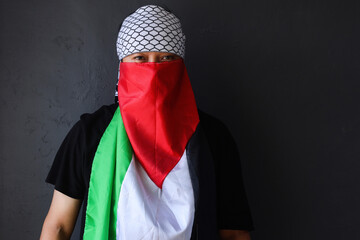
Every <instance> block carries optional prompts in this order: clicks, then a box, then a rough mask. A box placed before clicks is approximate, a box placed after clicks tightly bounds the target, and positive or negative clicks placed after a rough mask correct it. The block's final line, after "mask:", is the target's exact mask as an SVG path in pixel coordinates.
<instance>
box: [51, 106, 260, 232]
mask: <svg viewBox="0 0 360 240" xmlns="http://www.w3.org/2000/svg"><path fill="white" fill-rule="evenodd" d="M117 107H118V105H117V104H112V105H109V106H103V107H101V108H100V109H99V110H97V111H96V112H94V113H92V114H83V115H82V116H81V117H80V120H79V121H78V122H77V123H76V124H75V125H74V126H73V127H72V129H71V130H70V131H69V133H68V134H67V136H66V138H65V139H64V141H63V143H62V144H61V146H60V148H59V150H58V152H57V154H56V156H55V159H54V162H53V165H52V167H51V169H50V172H49V174H48V176H47V178H46V182H48V183H51V184H53V185H54V186H55V189H56V190H58V191H60V192H62V193H64V194H65V195H67V196H69V197H72V198H76V199H82V200H83V203H84V208H83V209H84V211H83V213H82V227H81V229H82V231H81V236H82V233H83V229H84V224H85V212H86V211H85V209H86V205H87V194H88V188H89V181H90V173H91V166H92V162H93V158H94V155H95V152H96V149H97V147H98V144H99V141H100V139H101V137H102V135H103V133H104V132H105V129H106V128H107V126H108V125H109V123H110V121H111V120H112V117H113V115H114V112H115V110H116V108H117ZM199 117H200V124H199V125H201V126H202V129H203V131H204V133H205V136H206V139H207V142H208V145H209V146H210V152H211V155H212V159H213V161H214V162H213V166H214V169H215V170H214V171H215V174H214V176H215V177H214V178H215V180H214V183H215V185H216V186H214V189H216V213H217V214H216V215H217V216H216V218H217V225H218V229H240V230H253V225H252V219H251V215H250V211H249V207H248V202H247V198H246V194H245V190H244V186H243V182H242V175H241V166H240V159H239V155H238V151H237V148H236V144H235V141H234V139H233V138H232V136H231V134H230V132H229V131H228V129H227V128H226V127H225V125H224V124H223V123H222V122H220V121H219V120H217V119H216V118H214V117H212V116H210V115H208V114H206V113H204V112H202V111H199ZM203 168H204V167H203ZM200 171H201V169H200ZM202 186H203V188H207V187H212V186H206V187H205V186H204V185H200V187H199V188H202ZM207 202H208V201H207Z"/></svg>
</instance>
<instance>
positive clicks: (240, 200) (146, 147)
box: [41, 5, 252, 240]
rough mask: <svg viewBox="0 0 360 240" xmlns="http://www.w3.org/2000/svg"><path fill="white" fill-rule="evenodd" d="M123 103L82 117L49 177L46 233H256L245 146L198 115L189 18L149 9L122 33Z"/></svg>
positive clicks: (45, 236)
mask: <svg viewBox="0 0 360 240" xmlns="http://www.w3.org/2000/svg"><path fill="white" fill-rule="evenodd" d="M117 51H118V56H119V59H120V66H119V81H118V87H117V94H116V95H117V97H116V100H118V101H117V103H115V104H113V105H110V106H103V107H101V108H100V109H99V110H98V111H96V112H95V113H92V114H84V115H82V116H81V119H80V121H78V122H77V123H76V124H75V126H74V127H73V128H72V129H71V131H70V132H69V133H68V135H67V137H66V138H65V140H64V142H63V143H62V145H61V147H60V149H59V151H58V153H57V155H56V158H55V160H54V163H53V166H52V168H51V170H50V172H49V175H48V177H47V179H46V180H47V182H49V183H51V184H54V185H55V190H54V196H53V200H52V203H51V206H50V210H49V213H48V215H47V217H46V219H45V222H44V225H43V230H42V234H41V239H68V238H69V237H70V235H71V233H72V231H73V228H74V225H75V222H76V218H77V215H78V212H79V209H80V206H81V203H82V202H84V211H83V213H82V231H81V237H82V238H84V239H130V240H136V239H218V237H219V236H220V238H221V239H240V240H248V239H250V235H249V232H248V231H249V230H252V222H251V216H250V212H249V209H248V205H247V200H246V197H245V191H244V189H243V184H242V179H241V169H240V163H239V159H238V154H237V150H236V146H235V142H234V140H233V139H232V137H231V135H230V133H229V132H228V130H227V129H226V127H225V126H224V125H223V124H222V123H221V122H219V121H218V120H216V119H214V118H213V117H211V116H209V115H207V114H205V113H203V112H201V111H198V109H197V107H196V103H195V98H194V95H193V92H192V89H191V85H190V81H189V78H188V75H187V72H186V68H185V65H184V61H183V59H184V53H185V35H184V34H183V32H182V29H181V24H180V21H179V19H178V18H177V17H176V16H175V15H174V14H172V13H170V12H168V11H166V10H165V9H164V8H162V7H159V6H155V5H147V6H143V7H141V8H139V9H137V10H136V12H134V13H133V14H131V15H130V16H128V17H127V18H126V19H125V20H124V22H123V24H122V26H121V29H120V31H119V35H118V40H117Z"/></svg>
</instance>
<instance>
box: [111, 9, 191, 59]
mask: <svg viewBox="0 0 360 240" xmlns="http://www.w3.org/2000/svg"><path fill="white" fill-rule="evenodd" d="M116 48H117V54H118V56H119V59H120V60H121V59H122V58H123V57H126V56H127V55H130V54H133V53H136V52H150V51H155V52H169V53H174V54H177V55H179V56H181V57H182V58H184V56H185V35H184V33H183V32H182V29H181V24H180V20H179V19H178V18H177V17H176V16H175V15H174V14H173V13H170V12H168V11H166V10H165V9H164V8H162V7H159V6H156V5H146V6H143V7H140V8H138V9H137V10H136V11H135V12H134V13H133V14H131V15H129V16H128V17H127V18H125V20H124V22H123V23H122V25H121V28H120V31H119V34H118V38H117V41H116Z"/></svg>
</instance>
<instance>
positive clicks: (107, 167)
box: [84, 108, 132, 240]
mask: <svg viewBox="0 0 360 240" xmlns="http://www.w3.org/2000/svg"><path fill="white" fill-rule="evenodd" d="M131 158H132V148H131V145H130V142H129V138H128V136H127V134H126V131H125V127H124V123H123V121H122V118H121V113H120V109H119V108H117V110H116V111H115V113H114V116H113V118H112V120H111V122H110V124H109V126H108V127H107V128H106V130H105V132H104V134H103V136H102V137H101V139H100V142H99V146H98V148H97V150H96V153H95V157H94V161H93V164H92V170H91V175H90V183H89V195H88V203H87V208H86V217H85V229H84V240H91V239H94V240H105V239H116V219H117V217H116V216H117V205H118V200H119V194H120V188H121V184H122V182H123V180H124V177H125V174H126V171H127V169H128V167H129V164H130V161H131Z"/></svg>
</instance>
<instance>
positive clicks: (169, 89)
mask: <svg viewBox="0 0 360 240" xmlns="http://www.w3.org/2000/svg"><path fill="white" fill-rule="evenodd" d="M118 97H119V105H120V111H121V116H122V119H123V122H124V126H125V130H126V132H127V134H128V137H129V140H130V143H131V146H132V147H133V149H134V153H135V156H136V158H137V159H138V160H139V162H140V163H141V165H142V166H143V168H144V169H145V171H146V172H147V174H148V175H149V177H150V179H151V180H152V181H153V182H154V183H155V184H156V185H157V186H158V187H159V188H161V187H162V184H163V182H164V179H165V177H166V176H167V174H168V173H169V172H170V171H171V170H172V169H173V168H174V167H175V165H176V164H177V163H178V162H179V160H180V158H181V156H182V154H183V153H184V151H185V147H186V144H187V143H188V141H189V139H190V137H191V136H192V134H193V133H194V132H195V129H196V127H197V124H198V123H199V115H198V112H197V107H196V102H195V98H194V93H193V91H192V88H191V84H190V80H189V77H188V75H187V71H186V68H185V64H184V62H183V60H182V59H179V60H174V61H170V62H162V63H153V62H147V63H134V62H121V63H120V77H119V83H118Z"/></svg>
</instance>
